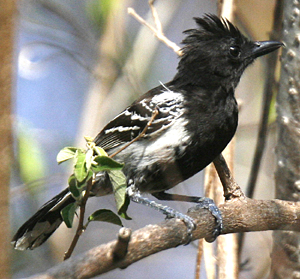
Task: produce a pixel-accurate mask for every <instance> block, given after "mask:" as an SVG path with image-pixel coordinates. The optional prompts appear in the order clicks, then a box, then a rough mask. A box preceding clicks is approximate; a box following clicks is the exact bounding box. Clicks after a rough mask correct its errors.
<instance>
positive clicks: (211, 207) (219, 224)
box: [152, 191, 223, 241]
mask: <svg viewBox="0 0 300 279" xmlns="http://www.w3.org/2000/svg"><path fill="white" fill-rule="evenodd" d="M152 195H153V196H154V197H156V198H157V199H159V200H167V201H185V202H193V203H197V207H199V208H204V209H207V210H208V211H209V212H210V213H211V214H212V215H213V216H214V217H215V219H216V227H215V230H214V232H213V239H212V241H213V240H215V239H216V238H217V237H218V236H219V235H220V234H221V232H222V229H223V219H222V215H221V211H220V210H219V208H218V207H217V206H216V204H215V203H214V201H213V200H212V199H210V198H200V197H194V196H184V195H177V194H169V193H166V192H164V191H162V192H158V193H153V194H152Z"/></svg>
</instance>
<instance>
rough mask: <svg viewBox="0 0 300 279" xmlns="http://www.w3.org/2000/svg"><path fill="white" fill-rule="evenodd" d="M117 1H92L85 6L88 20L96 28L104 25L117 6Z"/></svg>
mask: <svg viewBox="0 0 300 279" xmlns="http://www.w3.org/2000/svg"><path fill="white" fill-rule="evenodd" d="M118 3H119V0H92V1H89V2H87V4H86V13H87V16H88V18H89V19H90V20H91V21H92V22H93V23H94V24H95V26H96V27H97V29H98V28H101V27H103V26H105V25H106V22H107V18H108V16H109V14H110V13H111V11H112V10H113V9H114V8H115V7H116V5H118Z"/></svg>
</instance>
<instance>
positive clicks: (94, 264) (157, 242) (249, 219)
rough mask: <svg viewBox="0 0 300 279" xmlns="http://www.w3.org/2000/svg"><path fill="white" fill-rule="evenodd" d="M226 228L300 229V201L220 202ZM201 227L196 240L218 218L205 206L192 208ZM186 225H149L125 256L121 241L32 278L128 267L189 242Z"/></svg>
mask: <svg viewBox="0 0 300 279" xmlns="http://www.w3.org/2000/svg"><path fill="white" fill-rule="evenodd" d="M220 210H221V213H222V216H223V222H224V229H223V231H222V234H227V233H236V232H248V231H265V230H294V231H300V202H289V201H282V200H253V199H248V198H244V199H234V200H229V201H227V202H225V203H224V204H222V205H220ZM188 215H190V216H191V217H192V218H193V219H194V221H195V223H196V225H197V228H196V230H195V231H194V233H193V240H196V239H200V238H205V237H209V236H211V234H212V231H213V229H214V226H215V219H214V218H213V216H212V215H211V214H210V213H209V212H208V211H207V210H205V209H199V208H197V207H193V208H191V209H190V210H189V212H188ZM186 233H187V231H186V226H185V225H184V223H183V222H182V221H180V220H178V219H169V220H166V221H164V222H162V223H160V224H156V225H148V226H146V227H144V228H141V229H139V230H137V231H135V232H133V233H132V236H131V241H130V242H129V245H128V249H127V251H128V252H127V253H126V255H125V256H124V258H122V259H117V258H116V257H114V251H115V247H116V245H117V242H118V241H117V240H114V241H111V242H109V243H107V244H103V245H100V246H98V247H95V248H93V249H91V250H89V251H87V252H86V253H83V254H81V255H78V256H76V257H73V258H71V259H69V260H67V261H64V262H62V263H61V264H59V265H57V266H55V267H53V268H51V269H49V270H48V271H46V272H45V273H43V274H39V275H36V276H33V277H30V278H31V279H46V278H47V279H54V278H91V277H93V276H96V275H100V274H103V273H106V272H108V271H110V270H113V269H116V268H125V267H127V266H129V265H131V264H132V263H134V262H137V261H139V260H141V259H143V258H145V257H147V256H149V255H152V254H155V253H158V252H160V251H163V250H166V249H169V248H174V247H177V246H179V245H182V244H184V243H185V240H186Z"/></svg>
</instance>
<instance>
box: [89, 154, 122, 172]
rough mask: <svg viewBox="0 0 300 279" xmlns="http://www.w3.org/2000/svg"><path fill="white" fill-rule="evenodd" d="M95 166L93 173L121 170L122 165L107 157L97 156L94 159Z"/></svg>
mask: <svg viewBox="0 0 300 279" xmlns="http://www.w3.org/2000/svg"><path fill="white" fill-rule="evenodd" d="M94 162H96V163H97V165H93V166H92V169H93V171H94V172H99V171H107V170H121V169H122V168H123V166H124V164H121V163H119V162H117V161H115V160H113V159H111V158H109V157H107V156H97V157H95V158H94Z"/></svg>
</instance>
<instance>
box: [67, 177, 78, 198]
mask: <svg viewBox="0 0 300 279" xmlns="http://www.w3.org/2000/svg"><path fill="white" fill-rule="evenodd" d="M68 184H69V189H70V192H71V194H72V196H73V197H74V198H75V199H76V200H77V199H78V198H79V197H80V194H81V191H79V187H78V185H77V180H76V177H75V175H74V174H72V175H71V176H70V177H69V181H68Z"/></svg>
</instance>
